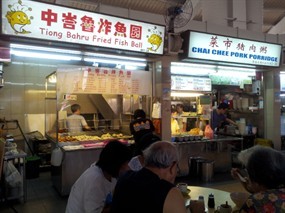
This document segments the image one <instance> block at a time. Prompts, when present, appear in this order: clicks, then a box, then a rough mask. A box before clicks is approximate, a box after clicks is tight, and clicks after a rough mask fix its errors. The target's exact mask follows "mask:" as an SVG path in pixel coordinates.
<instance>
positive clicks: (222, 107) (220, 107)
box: [218, 103, 229, 109]
mask: <svg viewBox="0 0 285 213" xmlns="http://www.w3.org/2000/svg"><path fill="white" fill-rule="evenodd" d="M228 108H229V105H228V104H226V103H220V104H219V106H218V109H228Z"/></svg>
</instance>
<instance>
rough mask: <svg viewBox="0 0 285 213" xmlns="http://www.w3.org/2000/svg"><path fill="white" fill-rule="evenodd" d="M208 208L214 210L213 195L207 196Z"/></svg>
mask: <svg viewBox="0 0 285 213" xmlns="http://www.w3.org/2000/svg"><path fill="white" fill-rule="evenodd" d="M208 207H209V208H215V198H214V195H213V194H210V195H209V198H208Z"/></svg>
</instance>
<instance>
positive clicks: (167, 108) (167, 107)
mask: <svg viewBox="0 0 285 213" xmlns="http://www.w3.org/2000/svg"><path fill="white" fill-rule="evenodd" d="M171 61H173V57H171V56H162V57H161V61H159V62H157V63H156V72H155V88H156V90H155V94H154V96H156V97H160V100H161V139H162V140H167V141H170V140H171V97H170V94H171V93H170V92H171V73H170V67H171Z"/></svg>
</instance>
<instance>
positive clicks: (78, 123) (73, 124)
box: [66, 104, 91, 132]
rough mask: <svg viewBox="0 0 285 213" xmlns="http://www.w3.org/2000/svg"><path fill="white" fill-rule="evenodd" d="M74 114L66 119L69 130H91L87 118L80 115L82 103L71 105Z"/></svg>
mask: <svg viewBox="0 0 285 213" xmlns="http://www.w3.org/2000/svg"><path fill="white" fill-rule="evenodd" d="M70 108H71V112H72V115H70V116H68V117H67V119H66V123H67V128H68V131H69V132H81V131H83V130H90V129H91V128H90V127H89V126H88V124H87V122H86V120H85V118H84V117H83V116H82V115H80V109H81V107H80V105H79V104H73V105H71V107H70Z"/></svg>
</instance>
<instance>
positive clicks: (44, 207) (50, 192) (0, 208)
mask: <svg viewBox="0 0 285 213" xmlns="http://www.w3.org/2000/svg"><path fill="white" fill-rule="evenodd" d="M50 178H51V177H50V172H49V171H45V172H41V173H40V175H39V177H38V178H35V179H29V180H27V201H26V202H25V203H23V202H22V201H21V200H14V201H10V202H8V203H0V212H1V213H17V212H18V213H34V212H41V213H54V212H56V213H64V212H65V206H66V203H67V197H61V196H60V195H59V194H58V193H57V191H56V190H55V188H54V187H53V186H52V182H51V179H50ZM178 182H186V183H188V185H190V186H191V185H195V186H198V185H199V186H206V187H209V188H215V189H221V190H224V191H229V192H233V191H243V188H242V186H241V185H240V183H239V182H237V181H236V180H234V179H233V178H232V177H231V176H230V174H229V173H221V174H215V175H214V178H213V180H212V181H211V182H207V183H205V182H202V181H200V180H197V179H190V178H189V177H178V178H177V180H176V183H178Z"/></svg>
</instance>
